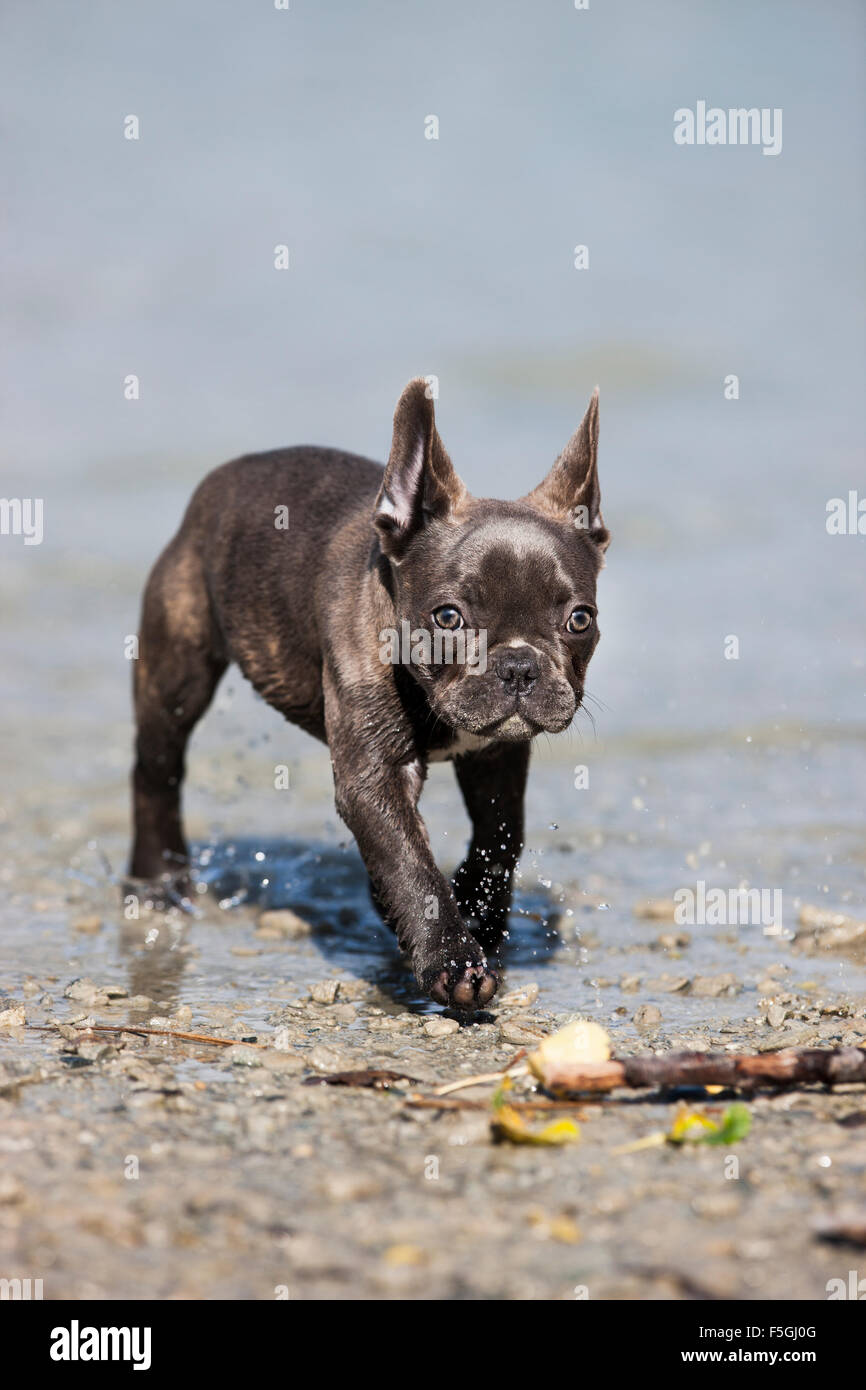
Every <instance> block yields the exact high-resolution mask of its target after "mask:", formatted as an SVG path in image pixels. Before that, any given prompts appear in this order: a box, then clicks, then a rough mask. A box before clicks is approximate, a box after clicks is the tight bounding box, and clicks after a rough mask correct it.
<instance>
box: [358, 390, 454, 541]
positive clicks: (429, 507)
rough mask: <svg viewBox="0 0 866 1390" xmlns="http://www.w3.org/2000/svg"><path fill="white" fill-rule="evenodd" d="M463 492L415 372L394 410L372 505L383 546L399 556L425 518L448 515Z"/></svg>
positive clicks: (427, 393)
mask: <svg viewBox="0 0 866 1390" xmlns="http://www.w3.org/2000/svg"><path fill="white" fill-rule="evenodd" d="M466 496H467V493H466V488H465V487H464V486H463V484H462V482H461V481H460V479H459V478H458V476H457V474H456V473H455V471H454V465H453V464H452V462H451V460H450V458H449V457H448V455H447V453H446V452H445V446H444V445H443V443H442V440H441V439H440V438H439V433H438V431H437V429H436V419H435V415H434V412H433V400H432V397H431V396H430V391H429V387H428V385H427V382H426V381H425V380H424V379H423V377H416V378H415V380H414V381H410V382H409V385H408V386H407V387H406V389H405V391H404V392H403V394H402V396H401V397H400V399H399V401H398V402H397V409H396V410H395V411H394V437H393V440H392V442H391V453H390V455H389V457H388V465H387V467H386V469H385V477H384V478H383V479H382V486H381V487H380V489H379V495H378V497H377V498H376V506H375V508H374V510H373V525H374V526H375V527H376V530H377V531H378V533H379V544H380V545H381V547H382V550H383V551H384V552H385V554H386V555H388V556H389V557H390V558H391V559H393V560H399V559H400V557H401V555H402V554H403V552H404V550H405V549H406V546H407V545H408V544H409V542H410V541H411V539H412V537H413V536H415V535H417V533H418V531H420V530H421V528H422V527H423V526H426V524H427V523H428V521H430V520H432V518H434V517H440V518H445V517H448V516H449V515H451V514H452V513H453V512H455V511H456V510H457V508H458V507H459V506H460V504H461V503H462V501H463V500H464V498H465V497H466Z"/></svg>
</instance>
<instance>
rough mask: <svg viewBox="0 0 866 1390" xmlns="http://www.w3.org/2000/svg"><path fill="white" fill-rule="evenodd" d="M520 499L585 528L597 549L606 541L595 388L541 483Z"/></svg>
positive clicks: (553, 515) (579, 528) (549, 514)
mask: <svg viewBox="0 0 866 1390" xmlns="http://www.w3.org/2000/svg"><path fill="white" fill-rule="evenodd" d="M524 501H526V502H529V503H530V504H531V505H532V506H533V507H537V508H538V509H539V510H540V511H543V512H545V513H546V514H547V515H548V516H552V517H555V518H556V520H558V521H569V522H571V524H572V525H573V526H575V527H577V529H578V530H582V531H586V533H587V535H588V536H589V538H590V540H592V541H594V542H595V544H596V545H597V546H598V547H599V549H601V550H606V549H607V547H608V545H609V543H610V532H609V531H608V530H607V528H606V526H605V524H604V518H603V517H602V514H601V492H600V490H599V486H598V387H596V388H595V390H594V391H593V393H592V400H591V401H590V403H589V406H588V407H587V411H586V414H585V415H584V417H583V419H582V420H581V422H580V424H579V426H578V427H577V429H576V430H575V432H574V434H573V435H572V436H571V438H570V439H569V441H568V443H567V444H566V446H565V448H564V449H563V451H562V453H561V454H560V456H559V458H558V459H557V460H556V463H555V464H554V465H553V467H552V468H551V470H550V472H549V473H548V475H547V477H546V478H545V480H544V482H543V483H539V485H538V487H536V488H533V490H532V492H530V493H529V494H528V495H527V496H526V497H525V498H524Z"/></svg>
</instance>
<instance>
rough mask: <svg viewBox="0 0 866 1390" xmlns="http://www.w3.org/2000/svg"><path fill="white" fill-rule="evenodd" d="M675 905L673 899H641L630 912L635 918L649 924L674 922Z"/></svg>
mask: <svg viewBox="0 0 866 1390" xmlns="http://www.w3.org/2000/svg"><path fill="white" fill-rule="evenodd" d="M676 907H677V905H676V903H675V902H674V900H673V898H642V899H641V901H640V902H637V903H635V905H634V907H633V908H632V912H633V913H634V915H635V917H642V918H644V919H645V920H647V921H650V922H667V921H673V920H674V913H675V912H676Z"/></svg>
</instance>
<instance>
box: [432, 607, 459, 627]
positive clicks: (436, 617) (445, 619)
mask: <svg viewBox="0 0 866 1390" xmlns="http://www.w3.org/2000/svg"><path fill="white" fill-rule="evenodd" d="M433 621H434V623H435V624H436V626H437V627H447V628H448V629H449V630H450V631H451V632H456V631H457V630H458V628H461V627H462V626H463V614H462V613H461V612H460V609H459V608H455V607H454V605H453V604H451V603H446V604H445V605H444V606H443V607H442V608H437V609H435V611H434V613H433Z"/></svg>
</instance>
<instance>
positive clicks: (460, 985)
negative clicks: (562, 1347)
mask: <svg viewBox="0 0 866 1390" xmlns="http://www.w3.org/2000/svg"><path fill="white" fill-rule="evenodd" d="M424 983H425V988H426V990H427V993H428V994H429V995H430V997H431V999H435V1000H436V1003H437V1004H446V1005H448V1006H450V1007H451V1008H452V1009H462V1010H463V1011H464V1012H466V1011H469V1010H471V1009H483V1008H484V1005H485V1004H488V1003H489V1002H490V1000H491V999H492V998H493V996H494V994H495V993H496V991H497V990H498V988H499V974H498V972H497V971H496V970H493V969H492V968H491V966H489V965H488V964H487V961H486V960H485V959H484V957H483V956H482V957H481V959H480V960H459V959H454V960H449V961H448V963H447V965H445V966H444V967H443V968H442V969H440V970H438V971H436V972H435V973H434V972H430V971H428V972H427V978H426V980H425V982H424Z"/></svg>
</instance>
